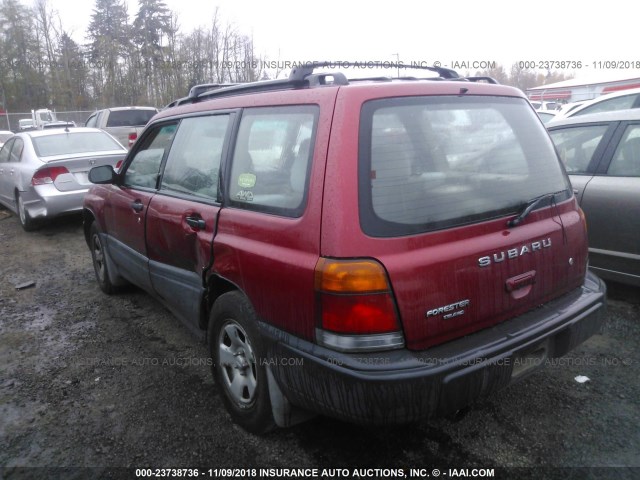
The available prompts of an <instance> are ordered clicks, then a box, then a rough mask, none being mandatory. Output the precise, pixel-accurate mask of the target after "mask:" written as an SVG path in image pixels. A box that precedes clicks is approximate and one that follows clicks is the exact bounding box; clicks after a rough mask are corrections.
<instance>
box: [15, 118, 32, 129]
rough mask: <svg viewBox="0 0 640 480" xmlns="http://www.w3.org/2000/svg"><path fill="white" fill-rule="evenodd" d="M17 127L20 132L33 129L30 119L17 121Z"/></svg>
mask: <svg viewBox="0 0 640 480" xmlns="http://www.w3.org/2000/svg"><path fill="white" fill-rule="evenodd" d="M18 127H19V128H20V130H21V131H23V130H30V129H32V128H33V120H32V119H31V118H21V119H20V120H18Z"/></svg>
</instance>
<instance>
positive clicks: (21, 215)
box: [16, 192, 36, 232]
mask: <svg viewBox="0 0 640 480" xmlns="http://www.w3.org/2000/svg"><path fill="white" fill-rule="evenodd" d="M16 210H18V219H19V220H20V225H22V228H23V229H24V231H25V232H32V231H33V230H35V229H36V222H35V220H33V219H32V218H31V217H30V216H29V212H28V211H27V209H26V208H25V206H24V201H23V200H22V195H20V192H16Z"/></svg>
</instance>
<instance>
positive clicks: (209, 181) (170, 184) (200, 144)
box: [160, 115, 229, 200]
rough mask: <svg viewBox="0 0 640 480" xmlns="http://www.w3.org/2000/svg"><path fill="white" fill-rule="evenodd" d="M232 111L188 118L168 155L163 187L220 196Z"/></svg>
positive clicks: (182, 123)
mask: <svg viewBox="0 0 640 480" xmlns="http://www.w3.org/2000/svg"><path fill="white" fill-rule="evenodd" d="M228 126H229V115H216V116H207V117H195V118H186V119H184V120H182V122H181V123H180V128H179V129H178V132H177V133H176V136H175V139H174V141H173V144H172V146H171V151H170V152H169V157H168V158H167V165H166V167H165V169H164V174H163V176H162V182H161V186H160V189H161V190H168V191H174V192H179V193H186V194H193V195H196V196H199V197H204V198H208V199H212V200H216V199H217V196H218V176H219V171H220V160H221V158H222V148H223V146H224V139H225V137H226V135H227V129H228Z"/></svg>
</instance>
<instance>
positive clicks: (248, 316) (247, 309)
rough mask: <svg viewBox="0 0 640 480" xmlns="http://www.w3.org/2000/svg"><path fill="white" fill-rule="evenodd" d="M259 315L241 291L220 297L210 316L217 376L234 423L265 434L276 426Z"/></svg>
mask: <svg viewBox="0 0 640 480" xmlns="http://www.w3.org/2000/svg"><path fill="white" fill-rule="evenodd" d="M256 320H257V318H256V314H255V312H254V310H253V307H252V306H251V304H250V302H249V300H248V299H247V298H246V297H245V296H244V295H242V294H241V293H240V292H229V293H225V294H223V295H221V296H220V298H218V299H217V300H216V302H215V303H214V305H213V309H212V310H211V315H210V317H209V331H208V340H209V350H210V353H211V358H212V359H213V366H212V369H213V376H214V379H215V382H216V384H217V385H218V388H219V389H220V391H221V392H222V399H223V401H224V404H225V407H226V409H227V411H228V412H229V414H230V415H231V417H232V418H233V420H234V422H236V423H237V424H238V425H240V426H241V427H242V428H244V429H245V430H247V431H249V432H252V433H257V434H262V433H266V432H268V431H270V430H273V429H274V428H275V426H276V424H275V421H274V419H273V413H272V411H271V400H270V398H269V385H268V381H267V371H266V368H265V366H264V361H261V360H263V359H264V346H263V342H262V338H261V336H260V333H259V332H258V328H257V325H256Z"/></svg>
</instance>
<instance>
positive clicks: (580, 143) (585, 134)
mask: <svg viewBox="0 0 640 480" xmlns="http://www.w3.org/2000/svg"><path fill="white" fill-rule="evenodd" d="M608 128H609V127H608V126H607V125H580V126H577V127H567V128H562V129H557V130H553V131H551V132H549V134H550V135H551V138H552V139H553V143H555V144H556V149H557V150H558V154H559V155H560V160H562V163H564V167H565V169H566V170H567V172H568V173H571V174H584V173H587V172H588V171H589V164H590V163H591V160H592V159H593V155H594V153H595V151H596V149H597V148H598V145H600V142H601V141H602V137H604V134H605V133H606V132H607V130H608Z"/></svg>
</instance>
